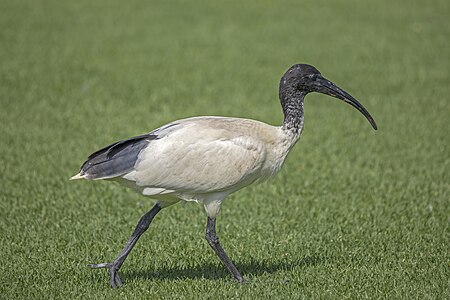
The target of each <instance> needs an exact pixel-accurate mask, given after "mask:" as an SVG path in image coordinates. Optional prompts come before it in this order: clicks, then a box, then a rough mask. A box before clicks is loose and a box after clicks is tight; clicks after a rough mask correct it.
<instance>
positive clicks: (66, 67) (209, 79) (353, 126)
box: [0, 0, 450, 299]
mask: <svg viewBox="0 0 450 300" xmlns="http://www.w3.org/2000/svg"><path fill="white" fill-rule="evenodd" d="M448 3H449V2H448V1H447V0H442V1H433V2H429V1H408V3H405V2H404V1H391V0H390V1H387V0H382V1H370V2H369V1H358V0H349V1H325V0H319V1H313V0H308V1H289V2H285V1H282V2H281V1H276V2H275V1H245V2H244V1H234V2H228V1H227V2H223V3H214V4H213V3H209V2H201V1H196V2H195V3H194V2H193V1H151V2H147V1H127V2H126V4H125V2H123V1H70V2H69V1H56V0H55V1H31V0H30V1H13V0H10V1H5V0H3V1H0V45H1V46H0V60H1V64H0V101H1V102H0V103H1V108H0V121H1V126H0V154H1V155H0V171H1V180H0V261H1V263H0V274H1V275H0V278H1V284H0V298H1V299H24V298H25V299H73V298H82V299H161V298H166V299H172V298H186V299H202V298H214V299H224V298H235V299H238V298H244V299H250V298H251V299H261V298H267V299H275V298H279V299H298V298H309V299H318V298H335V299H345V298H390V299H392V298H404V299H449V298H450V287H449V280H450V250H449V245H450V231H449V223H450V222H449V216H450V205H449V202H450V146H449V145H450V122H449V113H450V102H449V95H450V85H449V79H450V76H449V70H450V54H449V52H448V49H450V39H449V36H450V22H449V21H448V20H449V19H448V12H449V10H450V5H449V4H448ZM298 62H308V63H311V64H313V65H315V66H316V67H317V68H318V69H319V70H321V72H322V73H323V74H324V75H325V76H326V77H328V78H329V79H331V80H333V81H335V82H336V83H337V84H339V85H340V86H341V87H343V88H344V89H346V90H347V91H349V92H350V93H351V94H353V95H354V96H355V97H356V98H357V99H359V100H360V101H361V102H362V103H363V104H364V105H365V106H366V107H367V108H368V110H369V111H370V112H371V113H372V115H373V116H374V118H375V119H376V121H377V122H378V125H379V130H378V131H377V132H375V131H373V130H372V129H371V128H370V126H369V124H368V123H367V121H366V120H365V119H364V118H363V117H362V116H361V115H360V114H359V113H358V112H357V111H356V110H354V109H352V108H351V107H349V106H348V105H344V104H342V103H340V102H338V101H334V100H331V98H329V97H326V96H323V95H310V96H308V98H307V103H306V127H305V130H304V133H303V136H302V138H301V140H300V142H299V143H298V144H297V146H296V147H295V148H294V149H293V151H292V152H291V154H290V156H289V157H288V159H287V161H286V164H285V166H284V168H283V170H282V171H281V173H280V174H279V175H278V176H277V177H276V178H275V179H274V180H272V181H270V182H268V183H264V184H262V185H258V186H251V187H248V188H246V189H244V190H241V191H239V192H237V193H235V194H233V195H232V196H230V197H229V198H228V199H227V200H226V201H225V203H224V205H223V206H222V211H221V214H220V215H219V219H218V234H219V236H220V237H221V242H222V244H223V246H224V248H225V249H226V250H227V251H228V253H229V255H230V256H231V258H232V259H233V260H234V261H235V263H236V265H237V267H238V269H239V270H240V271H241V272H242V273H243V275H244V276H245V277H246V278H247V279H248V281H249V283H248V284H246V285H238V284H235V283H234V282H233V281H232V280H231V279H230V277H229V275H228V274H227V272H226V270H224V268H223V267H222V266H221V264H220V262H219V260H218V259H217V258H216V257H215V255H214V253H213V251H212V250H211V249H210V248H209V246H208V244H207V243H206V241H205V240H204V238H203V237H204V227H205V223H206V217H205V214H204V212H203V208H202V207H200V206H199V205H196V204H187V205H175V206H173V207H171V208H170V209H167V210H164V211H163V212H162V213H161V214H160V215H158V216H157V218H156V219H155V221H154V223H153V224H152V227H151V228H150V230H149V231H148V232H147V233H146V234H145V235H144V236H143V237H142V239H141V240H140V241H139V243H138V245H137V246H136V248H135V250H134V251H133V252H132V254H131V255H130V257H129V259H128V260H127V261H126V263H125V264H124V267H123V269H122V277H123V279H124V280H125V281H126V285H125V287H124V288H122V289H119V290H112V289H110V288H109V286H108V282H107V281H108V278H107V274H106V272H105V271H104V270H91V269H89V268H87V267H86V264H87V263H96V262H104V261H109V260H112V259H114V258H115V256H116V255H117V254H118V252H119V251H120V249H121V248H122V246H123V244H124V243H125V241H126V239H127V238H128V236H129V235H130V234H131V231H132V229H133V227H134V225H135V223H136V221H137V220H138V219H139V217H140V216H141V215H142V214H143V213H144V212H145V211H147V210H148V209H149V208H150V207H151V206H152V201H151V200H148V199H146V198H143V197H140V196H139V195H137V194H134V193H132V192H131V191H128V190H126V189H124V188H122V187H119V186H117V185H114V184H111V183H108V182H83V181H77V182H69V181H68V178H69V177H70V176H72V175H73V174H75V173H76V172H77V171H78V168H79V166H80V164H81V163H82V162H83V161H84V159H85V158H86V157H87V155H89V154H90V153H91V152H93V151H95V150H96V149H98V148H99V147H101V146H104V145H106V144H108V143H111V142H113V141H115V140H119V139H122V138H125V137H128V136H132V135H136V134H140V133H144V132H148V131H150V130H151V129H153V128H156V127H158V126H160V125H162V124H164V123H166V122H169V121H172V120H175V119H177V118H183V117H188V116H194V115H228V116H241V117H249V118H253V119H259V120H264V121H266V122H268V123H271V124H280V122H281V119H282V114H281V110H280V106H279V103H278V100H277V99H278V98H277V90H278V80H279V78H280V76H281V75H282V73H283V72H284V71H285V70H286V69H287V68H288V67H289V66H290V65H292V64H294V63H298Z"/></svg>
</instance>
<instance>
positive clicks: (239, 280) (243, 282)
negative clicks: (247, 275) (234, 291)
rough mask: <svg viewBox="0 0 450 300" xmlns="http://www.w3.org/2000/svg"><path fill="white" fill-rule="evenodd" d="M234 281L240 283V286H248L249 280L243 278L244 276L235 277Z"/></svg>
mask: <svg viewBox="0 0 450 300" xmlns="http://www.w3.org/2000/svg"><path fill="white" fill-rule="evenodd" d="M234 280H236V282H237V283H240V284H246V283H247V280H245V279H244V277H242V276H235V277H234Z"/></svg>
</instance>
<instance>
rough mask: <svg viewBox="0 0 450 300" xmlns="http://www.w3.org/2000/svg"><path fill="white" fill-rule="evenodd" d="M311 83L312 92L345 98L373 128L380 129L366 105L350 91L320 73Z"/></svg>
mask: <svg viewBox="0 0 450 300" xmlns="http://www.w3.org/2000/svg"><path fill="white" fill-rule="evenodd" d="M311 83H312V84H311V85H310V88H311V91H312V92H319V93H322V94H325V95H329V96H332V97H335V98H338V99H341V100H343V101H344V102H346V103H348V104H350V105H351V106H353V107H354V108H356V109H357V110H359V111H360V113H362V114H363V115H364V116H365V117H366V118H367V120H368V121H369V123H370V125H372V127H373V129H375V130H377V129H378V126H377V123H375V120H374V119H373V118H372V116H371V115H370V113H369V112H368V111H367V110H366V109H365V108H364V106H362V104H361V103H359V102H358V100H356V99H355V98H353V97H352V96H351V95H350V94H349V93H347V92H346V91H344V90H343V89H341V88H340V87H338V86H337V85H335V84H334V83H332V82H331V81H329V80H328V79H326V78H324V77H322V76H320V75H317V76H314V78H312V81H311Z"/></svg>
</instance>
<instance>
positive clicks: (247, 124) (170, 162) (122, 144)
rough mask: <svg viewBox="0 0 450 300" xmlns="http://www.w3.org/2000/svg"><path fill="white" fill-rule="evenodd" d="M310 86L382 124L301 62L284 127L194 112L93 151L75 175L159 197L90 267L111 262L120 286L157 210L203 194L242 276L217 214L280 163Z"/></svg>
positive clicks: (289, 90) (295, 135) (285, 81)
mask: <svg viewBox="0 0 450 300" xmlns="http://www.w3.org/2000/svg"><path fill="white" fill-rule="evenodd" d="M310 92H319V93H322V94H326V95H330V96H333V97H335V98H337V99H340V100H343V101H344V102H346V103H348V104H350V105H351V106H353V107H355V108H356V109H357V110H359V111H360V112H361V113H362V114H363V115H364V116H365V117H366V118H367V119H368V121H369V122H370V124H371V125H372V127H373V128H374V129H375V130H376V129H377V125H376V123H375V121H374V119H373V118H372V116H371V115H370V114H369V112H368V111H367V110H366V109H365V108H364V107H363V106H362V105H361V104H360V103H359V102H358V101H357V100H356V99H355V98H353V97H352V96H351V95H349V94H348V93H347V92H345V91H344V90H342V89H341V88H339V87H338V86H336V85H335V84H334V83H332V82H331V81H329V80H327V79H325V78H324V77H322V75H321V74H320V72H319V71H318V70H317V69H316V68H314V67H313V66H310V65H306V64H296V65H294V66H292V67H290V68H289V69H288V70H287V71H286V73H285V74H284V75H283V77H282V78H281V81H280V89H279V96H280V101H281V106H282V108H283V112H284V121H283V124H282V125H281V126H272V125H268V124H265V123H262V122H259V121H255V120H249V119H240V118H226V117H194V118H188V119H183V120H178V121H174V122H172V123H169V124H167V125H164V126H162V127H160V128H158V129H155V130H153V131H151V132H149V133H147V134H143V135H139V136H136V137H132V138H129V139H126V140H122V141H119V142H116V143H113V144H111V145H109V146H106V147H104V148H102V149H100V150H98V151H96V152H94V153H93V154H91V155H90V156H89V157H88V159H87V161H86V162H85V163H84V164H83V165H82V166H81V170H80V172H79V173H78V174H77V175H75V176H73V177H72V178H71V179H82V178H83V179H91V180H97V179H107V180H113V181H117V182H119V183H121V184H123V185H125V186H127V187H131V188H132V189H134V190H135V191H137V192H138V193H140V194H142V195H144V196H147V197H150V198H153V199H156V200H157V202H156V204H155V205H154V206H153V208H152V209H151V210H150V211H148V212H147V213H146V214H145V215H143V216H142V217H141V219H140V220H139V222H138V224H137V226H136V228H135V229H134V232H133V234H132V235H131V237H130V239H129V240H128V242H127V243H126V245H125V247H124V248H123V250H122V252H120V254H119V255H118V256H117V258H116V259H115V260H114V261H113V262H110V263H100V264H91V265H89V266H90V267H92V268H107V269H108V270H109V276H110V284H111V286H112V287H118V286H120V285H121V284H122V281H121V279H120V276H119V273H118V271H119V269H120V267H121V266H122V264H123V262H124V261H125V259H126V258H127V256H128V254H129V253H130V251H131V250H132V249H133V247H134V245H135V244H136V242H137V241H138V239H139V237H140V236H141V235H142V234H143V233H144V232H145V231H146V230H147V229H148V227H149V225H150V223H151V222H152V220H153V218H154V217H155V216H156V214H157V213H158V212H159V211H160V210H161V209H163V208H165V207H168V206H170V205H172V204H175V203H177V202H179V201H196V202H199V203H203V205H204V207H205V210H206V214H207V225H206V240H207V241H208V243H209V245H210V246H211V247H212V248H213V249H214V251H215V252H216V254H217V255H218V256H219V258H220V260H221V261H222V263H223V264H224V265H225V267H226V268H227V269H228V271H230V273H231V274H232V275H233V277H234V279H235V280H237V281H238V282H243V277H242V276H241V274H240V273H239V271H238V270H237V269H236V267H235V266H234V264H233V262H232V261H231V260H230V258H229V257H228V255H227V254H226V253H225V251H224V250H223V248H222V247H221V245H220V243H219V239H218V237H217V235H216V229H215V228H216V217H217V213H218V212H219V209H220V205H221V204H222V201H223V200H224V199H225V198H226V197H227V196H228V195H229V194H231V193H233V192H235V191H237V190H239V189H241V188H243V187H245V186H247V185H249V184H251V183H253V182H256V181H262V180H265V179H267V178H269V177H271V176H274V175H275V174H276V173H277V172H278V171H279V170H280V168H281V166H282V165H283V162H284V160H285V158H286V156H287V155H288V153H289V151H290V149H291V148H292V147H293V146H294V144H295V143H296V142H297V140H298V139H299V137H300V134H301V132H302V129H303V120H304V118H303V115H304V114H303V104H304V99H305V96H306V95H307V94H308V93H310Z"/></svg>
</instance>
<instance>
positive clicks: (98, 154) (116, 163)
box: [80, 133, 158, 179]
mask: <svg viewBox="0 0 450 300" xmlns="http://www.w3.org/2000/svg"><path fill="white" fill-rule="evenodd" d="M156 139H158V136H157V135H155V134H151V133H147V134H143V135H139V136H135V137H132V138H129V139H126V140H122V141H118V142H115V143H113V144H110V145H108V146H106V147H103V148H101V149H100V150H97V151H95V152H94V153H92V154H91V155H89V156H88V158H87V160H86V161H85V162H84V163H83V164H82V165H81V168H80V175H81V176H84V177H85V178H87V179H97V178H111V177H115V176H119V175H122V174H123V173H126V172H127V171H128V170H130V169H131V168H132V167H134V164H135V162H136V160H137V158H138V155H139V153H140V152H141V150H142V149H143V148H144V147H146V146H147V145H148V144H149V143H150V141H151V140H156Z"/></svg>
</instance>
